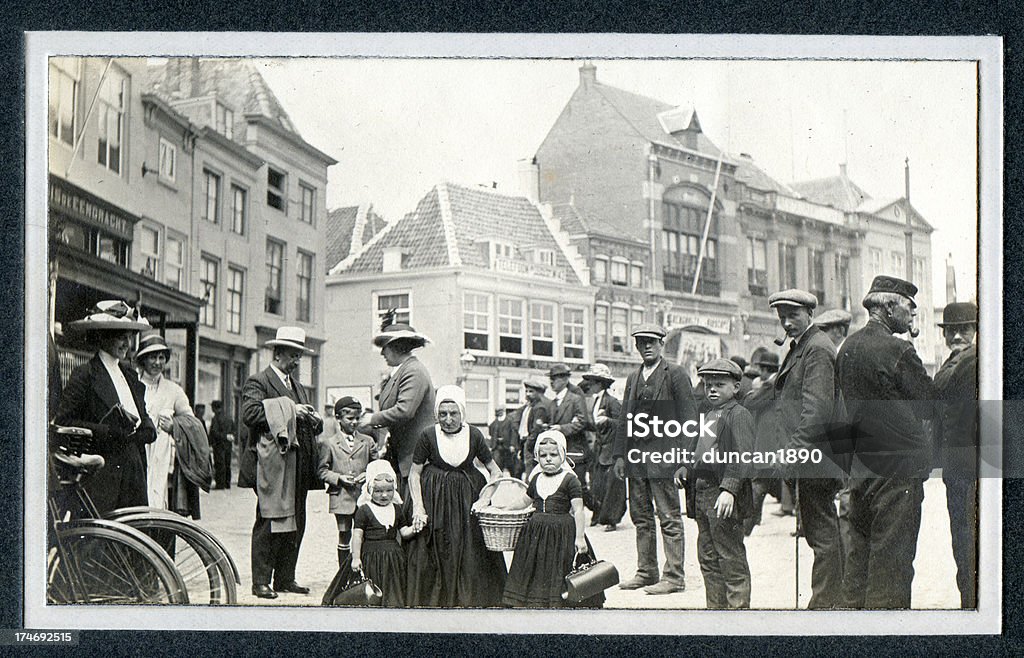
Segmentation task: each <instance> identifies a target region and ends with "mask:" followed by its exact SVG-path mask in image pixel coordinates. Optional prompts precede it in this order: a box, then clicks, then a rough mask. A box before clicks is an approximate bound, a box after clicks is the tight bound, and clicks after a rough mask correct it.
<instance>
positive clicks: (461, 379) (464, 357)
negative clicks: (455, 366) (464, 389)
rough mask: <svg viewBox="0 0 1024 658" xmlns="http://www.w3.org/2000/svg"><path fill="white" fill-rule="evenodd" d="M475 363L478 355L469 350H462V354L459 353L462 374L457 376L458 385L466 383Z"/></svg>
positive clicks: (456, 382) (456, 383)
mask: <svg viewBox="0 0 1024 658" xmlns="http://www.w3.org/2000/svg"><path fill="white" fill-rule="evenodd" d="M475 365H476V357H475V356H473V354H472V353H471V352H470V351H469V350H462V354H460V355H459V368H460V369H461V370H462V374H461V375H459V376H458V377H456V378H455V385H456V386H462V385H463V384H465V383H466V378H467V377H468V376H469V373H470V371H471V370H472V369H473V366H475Z"/></svg>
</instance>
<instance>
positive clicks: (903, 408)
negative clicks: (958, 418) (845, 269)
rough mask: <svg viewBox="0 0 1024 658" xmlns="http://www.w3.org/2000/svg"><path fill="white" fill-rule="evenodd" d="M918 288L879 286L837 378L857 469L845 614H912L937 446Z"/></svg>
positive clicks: (879, 282)
mask: <svg viewBox="0 0 1024 658" xmlns="http://www.w3.org/2000/svg"><path fill="white" fill-rule="evenodd" d="M916 294H917V286H915V285H914V284H913V283H911V282H909V281H904V280H903V279H898V278H896V277H891V276H876V277H875V279H874V281H873V282H872V284H871V289H870V290H869V291H868V294H867V295H866V296H865V297H864V301H863V305H864V308H866V309H867V310H868V323H867V324H866V325H865V326H864V327H863V328H861V329H860V330H858V331H856V332H855V333H853V334H851V335H850V336H849V337H848V338H847V339H846V342H844V343H843V346H842V348H840V350H839V356H838V358H837V361H836V373H837V376H838V378H839V386H840V388H841V389H842V391H843V395H844V396H845V400H846V408H847V412H848V417H849V422H850V426H851V431H852V433H853V440H854V442H855V445H854V459H853V464H852V468H851V473H850V529H851V533H850V538H851V545H850V547H849V549H848V551H847V554H846V570H845V574H844V579H843V606H844V607H848V608H870V609H874V608H909V607H910V591H911V585H912V583H913V580H914V555H915V554H916V552H917V536H918V532H919V531H920V528H921V502H922V500H923V499H924V480H925V478H926V477H927V476H928V473H929V471H930V469H931V461H932V445H931V441H930V439H929V437H928V436H927V435H926V433H925V430H924V424H923V420H925V419H928V418H931V416H932V414H933V406H932V405H933V400H934V399H935V388H934V386H933V385H932V380H931V378H930V377H928V373H927V372H926V371H925V369H924V365H922V363H921V359H920V358H919V357H918V355H917V352H916V351H915V350H914V346H913V344H911V343H910V342H909V341H906V340H903V339H902V338H897V336H896V335H898V334H905V333H908V332H909V333H913V332H912V331H911V330H912V328H913V324H914V316H915V315H917V304H916V303H915V301H914V295H916Z"/></svg>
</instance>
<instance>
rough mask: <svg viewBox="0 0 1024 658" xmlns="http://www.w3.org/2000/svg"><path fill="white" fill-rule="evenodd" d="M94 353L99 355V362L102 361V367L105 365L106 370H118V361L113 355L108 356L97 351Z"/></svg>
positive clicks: (103, 352) (101, 351)
mask: <svg viewBox="0 0 1024 658" xmlns="http://www.w3.org/2000/svg"><path fill="white" fill-rule="evenodd" d="M96 353H97V354H99V355H100V361H102V362H103V365H105V366H106V367H107V368H113V369H114V370H119V369H120V368H118V365H119V364H120V361H118V359H117V357H116V356H114V355H113V354H109V353H107V352H105V351H103V350H97V351H96Z"/></svg>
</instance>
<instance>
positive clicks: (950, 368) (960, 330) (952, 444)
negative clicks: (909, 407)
mask: <svg viewBox="0 0 1024 658" xmlns="http://www.w3.org/2000/svg"><path fill="white" fill-rule="evenodd" d="M939 326H940V327H942V336H943V337H944V338H945V339H946V346H947V347H949V349H950V351H951V352H952V353H951V354H950V355H949V358H947V359H946V361H945V362H944V363H943V364H942V367H941V368H939V371H938V372H937V373H936V374H935V389H936V392H937V393H938V399H939V405H940V406H939V413H938V419H937V420H938V423H937V425H938V433H939V438H940V445H941V446H942V449H943V450H942V452H943V465H942V482H943V484H945V485H946V508H947V509H948V510H949V530H950V533H951V535H952V539H953V559H954V560H955V561H956V585H957V588H958V589H959V590H960V606H961V607H963V608H975V607H977V605H978V604H977V601H978V598H977V591H976V588H977V585H976V583H975V579H976V576H977V572H976V570H977V567H976V565H975V560H976V556H977V543H978V537H977V533H978V457H977V451H978V348H977V346H976V345H975V344H974V338H975V336H976V335H977V333H978V307H977V306H975V305H974V304H971V303H969V302H959V303H953V304H948V305H947V306H946V308H944V309H943V310H942V322H940V323H939Z"/></svg>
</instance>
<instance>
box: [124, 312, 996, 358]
mask: <svg viewBox="0 0 1024 658" xmlns="http://www.w3.org/2000/svg"><path fill="white" fill-rule="evenodd" d="M960 324H978V307H977V306H975V305H974V304H972V303H970V302H953V303H952V304H946V308H944V309H942V322H940V323H939V326H940V327H949V326H956V325H960ZM139 353H140V354H141V353H142V351H141V350H139Z"/></svg>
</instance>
